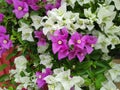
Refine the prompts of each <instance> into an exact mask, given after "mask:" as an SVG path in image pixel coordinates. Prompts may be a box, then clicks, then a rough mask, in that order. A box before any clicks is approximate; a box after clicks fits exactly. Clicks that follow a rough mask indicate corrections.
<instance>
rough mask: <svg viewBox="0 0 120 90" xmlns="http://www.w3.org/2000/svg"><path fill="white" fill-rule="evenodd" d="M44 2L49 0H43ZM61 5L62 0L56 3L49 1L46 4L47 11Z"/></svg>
mask: <svg viewBox="0 0 120 90" xmlns="http://www.w3.org/2000/svg"><path fill="white" fill-rule="evenodd" d="M43 2H44V3H45V2H47V1H46V0H43ZM60 6H61V0H56V2H55V4H51V3H48V4H46V5H45V9H46V11H49V10H52V9H54V8H59V7H60Z"/></svg>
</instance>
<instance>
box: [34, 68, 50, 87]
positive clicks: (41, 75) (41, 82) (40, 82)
mask: <svg viewBox="0 0 120 90" xmlns="http://www.w3.org/2000/svg"><path fill="white" fill-rule="evenodd" d="M51 74H52V71H51V69H50V68H46V69H45V72H36V77H37V81H36V83H37V85H38V87H39V88H41V87H43V86H44V85H46V81H45V80H44V78H45V77H47V76H48V75H51Z"/></svg>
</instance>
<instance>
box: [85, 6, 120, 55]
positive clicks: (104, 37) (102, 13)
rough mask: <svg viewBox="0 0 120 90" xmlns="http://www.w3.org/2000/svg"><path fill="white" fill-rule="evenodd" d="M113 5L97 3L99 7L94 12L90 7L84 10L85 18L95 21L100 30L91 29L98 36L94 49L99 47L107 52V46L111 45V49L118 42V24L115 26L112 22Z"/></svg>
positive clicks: (119, 27)
mask: <svg viewBox="0 0 120 90" xmlns="http://www.w3.org/2000/svg"><path fill="white" fill-rule="evenodd" d="M114 10H115V7H114V5H107V4H103V5H101V4H100V5H99V8H98V9H97V10H96V12H95V13H92V12H91V9H90V8H89V9H88V10H86V9H85V10H84V13H85V15H86V17H87V18H89V19H90V20H92V21H93V22H96V23H97V24H98V25H99V27H100V30H101V31H99V30H93V31H92V33H93V34H94V35H95V36H97V37H98V41H97V44H96V45H95V49H101V50H102V52H104V53H105V54H107V53H108V52H109V50H108V46H109V45H111V46H112V47H111V49H114V48H115V45H116V44H120V40H119V38H118V35H119V36H120V26H116V25H115V24H114V23H113V19H114V18H115V16H116V11H114Z"/></svg>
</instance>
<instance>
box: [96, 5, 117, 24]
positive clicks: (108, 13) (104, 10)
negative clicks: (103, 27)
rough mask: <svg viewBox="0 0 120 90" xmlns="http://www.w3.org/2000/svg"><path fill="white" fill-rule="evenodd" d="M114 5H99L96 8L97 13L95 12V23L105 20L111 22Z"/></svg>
mask: <svg viewBox="0 0 120 90" xmlns="http://www.w3.org/2000/svg"><path fill="white" fill-rule="evenodd" d="M114 8H115V7H114V6H113V5H108V6H104V5H100V7H99V8H98V11H97V12H98V13H97V17H98V20H97V23H98V24H101V23H105V22H106V21H109V22H112V20H113V19H114V18H115V15H116V12H115V11H114Z"/></svg>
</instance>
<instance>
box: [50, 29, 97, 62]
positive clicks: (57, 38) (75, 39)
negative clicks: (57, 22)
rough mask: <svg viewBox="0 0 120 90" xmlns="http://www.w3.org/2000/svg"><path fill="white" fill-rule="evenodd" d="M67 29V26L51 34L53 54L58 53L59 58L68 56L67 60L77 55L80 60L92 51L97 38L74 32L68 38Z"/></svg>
mask: <svg viewBox="0 0 120 90" xmlns="http://www.w3.org/2000/svg"><path fill="white" fill-rule="evenodd" d="M67 31H68V30H67V28H63V29H61V30H56V31H55V32H54V35H52V36H51V41H52V51H53V53H54V54H56V53H58V59H59V60H61V59H63V58H65V57H67V56H68V58H69V60H71V59H73V58H75V57H77V58H78V59H79V61H80V62H82V61H83V60H84V58H85V56H86V54H90V53H91V52H92V51H93V46H94V44H96V42H97V38H96V37H95V36H91V35H82V34H80V33H78V32H75V33H74V34H73V35H72V36H71V37H70V39H69V40H68V32H67ZM71 48H72V49H71Z"/></svg>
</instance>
